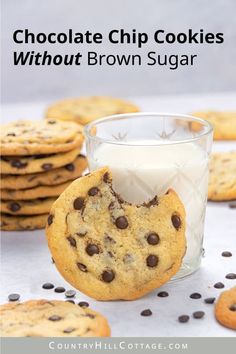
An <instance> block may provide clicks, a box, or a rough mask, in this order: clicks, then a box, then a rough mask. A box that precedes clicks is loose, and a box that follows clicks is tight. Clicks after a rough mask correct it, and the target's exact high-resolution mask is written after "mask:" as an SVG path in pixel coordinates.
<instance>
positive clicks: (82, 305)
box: [78, 301, 89, 308]
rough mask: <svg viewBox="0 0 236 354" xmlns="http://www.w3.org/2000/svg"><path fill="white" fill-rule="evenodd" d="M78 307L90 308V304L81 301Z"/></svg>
mask: <svg viewBox="0 0 236 354" xmlns="http://www.w3.org/2000/svg"><path fill="white" fill-rule="evenodd" d="M78 305H79V306H80V307H84V308H85V307H89V303H88V302H86V301H80V302H79V303H78Z"/></svg>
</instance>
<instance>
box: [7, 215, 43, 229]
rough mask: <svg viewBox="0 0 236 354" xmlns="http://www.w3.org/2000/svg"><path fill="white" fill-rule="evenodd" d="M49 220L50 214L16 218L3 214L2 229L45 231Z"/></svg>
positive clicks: (18, 216)
mask: <svg viewBox="0 0 236 354" xmlns="http://www.w3.org/2000/svg"><path fill="white" fill-rule="evenodd" d="M47 218H48V214H41V215H17V216H14V215H8V214H4V213H1V223H0V229H1V230H4V231H21V230H36V229H43V228H44V227H45V226H46V221H47Z"/></svg>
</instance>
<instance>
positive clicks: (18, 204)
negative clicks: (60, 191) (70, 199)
mask: <svg viewBox="0 0 236 354" xmlns="http://www.w3.org/2000/svg"><path fill="white" fill-rule="evenodd" d="M55 200H56V198H42V199H32V200H3V199H2V200H1V202H0V209H1V213H6V214H11V215H38V214H46V213H49V211H50V209H51V206H52V204H53V203H54V202H55Z"/></svg>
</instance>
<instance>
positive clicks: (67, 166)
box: [65, 163, 75, 171]
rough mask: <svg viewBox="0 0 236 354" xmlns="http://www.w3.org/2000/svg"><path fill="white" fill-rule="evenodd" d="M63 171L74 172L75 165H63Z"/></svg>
mask: <svg viewBox="0 0 236 354" xmlns="http://www.w3.org/2000/svg"><path fill="white" fill-rule="evenodd" d="M65 169H66V170H67V171H74V170H75V165H74V164H73V163H68V164H67V165H65Z"/></svg>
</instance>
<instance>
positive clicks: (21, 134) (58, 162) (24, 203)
mask: <svg viewBox="0 0 236 354" xmlns="http://www.w3.org/2000/svg"><path fill="white" fill-rule="evenodd" d="M82 143H83V134H82V127H81V126H79V125H78V124H75V123H71V122H67V123H64V122H60V121H56V120H48V121H16V122H12V123H9V124H3V125H2V127H1V140H0V147H1V161H0V167H1V173H2V175H1V182H2V183H1V203H0V207H1V213H2V214H1V218H2V222H1V229H2V230H22V229H24V228H25V229H34V228H41V227H43V226H45V215H46V214H47V213H48V212H49V210H50V208H51V205H52V203H53V202H54V201H55V199H56V198H55V197H58V196H59V195H60V194H61V192H63V190H64V189H65V188H66V187H68V185H69V184H70V182H71V181H72V180H74V179H75V178H78V177H80V176H81V174H82V172H83V171H84V169H85V168H86V167H87V161H86V159H85V157H84V156H83V155H80V149H81V147H82ZM53 197H54V198H53Z"/></svg>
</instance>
